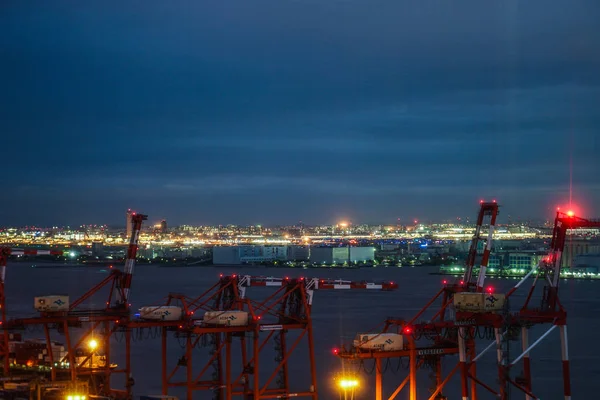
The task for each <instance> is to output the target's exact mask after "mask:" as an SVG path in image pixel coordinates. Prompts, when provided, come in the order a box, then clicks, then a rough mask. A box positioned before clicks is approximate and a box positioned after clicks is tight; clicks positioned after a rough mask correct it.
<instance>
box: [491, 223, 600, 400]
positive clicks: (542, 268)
mask: <svg viewBox="0 0 600 400" xmlns="http://www.w3.org/2000/svg"><path fill="white" fill-rule="evenodd" d="M581 228H600V220H597V219H596V220H591V219H585V218H580V217H577V216H575V215H574V213H573V212H571V211H569V212H567V213H563V212H560V211H557V213H556V218H555V219H554V229H553V232H552V241H551V243H550V252H549V254H548V256H547V257H544V258H542V260H541V261H540V265H539V268H538V269H537V271H531V272H530V273H529V274H527V275H526V276H525V277H524V278H523V279H522V280H521V281H520V282H519V283H518V284H517V285H516V286H515V287H514V288H513V289H512V290H510V291H509V292H508V293H507V294H506V298H507V299H508V298H509V297H510V296H511V295H512V294H513V293H514V292H515V291H516V290H517V288H518V287H520V286H521V285H522V284H523V283H524V282H525V281H526V280H527V279H528V278H529V277H530V276H532V275H535V278H534V280H533V284H532V286H531V288H530V289H529V292H528V294H527V298H526V300H525V303H524V304H523V306H522V307H521V309H520V310H519V311H518V312H517V313H515V314H510V315H509V319H510V320H509V321H508V325H509V326H512V327H515V328H520V331H521V344H522V354H521V355H519V356H518V357H516V358H515V359H514V360H512V361H511V360H509V359H508V353H507V352H506V346H507V344H506V342H507V339H506V338H505V336H506V335H503V334H502V333H500V332H499V330H497V331H496V343H497V346H498V348H499V351H498V367H499V381H500V394H501V398H502V400H506V399H508V385H511V386H513V387H515V388H517V389H518V390H519V391H521V392H523V393H524V394H525V398H526V399H527V400H529V399H537V398H538V397H537V396H535V395H534V394H533V392H532V384H531V380H532V375H531V362H530V352H531V350H532V349H533V348H534V347H536V346H537V345H538V344H539V343H541V342H542V341H543V340H544V339H545V338H547V337H548V335H550V333H552V331H554V330H555V329H556V328H558V330H559V332H560V351H561V356H562V370H563V391H564V398H565V400H570V399H571V373H570V366H569V346H568V338H567V312H566V310H565V309H564V307H563V305H562V304H561V302H560V300H559V296H558V287H559V283H560V273H561V266H562V254H563V251H564V248H565V243H566V239H567V236H568V233H569V230H571V229H581ZM540 281H542V282H544V286H543V289H542V295H541V302H540V304H539V306H538V307H533V306H532V298H533V296H534V293H535V290H536V286H537V285H538V284H539V283H540ZM539 324H551V327H550V328H549V329H548V330H547V331H546V332H545V333H544V334H542V335H541V336H540V337H539V338H538V339H537V340H536V341H535V342H534V343H532V344H529V329H530V328H531V327H532V326H534V325H539ZM502 341H504V342H505V343H504V346H500V343H501V342H502ZM521 360H523V376H522V377H519V378H517V379H512V378H511V377H510V371H511V370H512V369H513V368H514V367H515V366H516V365H518V363H519V362H520V361H521Z"/></svg>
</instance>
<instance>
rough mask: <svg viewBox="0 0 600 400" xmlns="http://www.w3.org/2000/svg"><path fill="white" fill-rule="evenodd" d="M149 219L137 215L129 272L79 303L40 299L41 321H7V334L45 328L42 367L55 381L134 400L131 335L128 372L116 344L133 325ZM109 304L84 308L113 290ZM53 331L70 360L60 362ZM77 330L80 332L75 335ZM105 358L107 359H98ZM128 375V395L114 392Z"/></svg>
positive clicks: (109, 279)
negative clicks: (114, 358)
mask: <svg viewBox="0 0 600 400" xmlns="http://www.w3.org/2000/svg"><path fill="white" fill-rule="evenodd" d="M146 219H147V216H146V215H143V214H138V213H132V215H131V222H132V227H133V229H132V235H131V237H130V241H129V246H128V248H127V260H126V262H125V268H124V271H123V272H121V271H119V270H117V269H114V270H111V273H110V274H109V275H108V276H107V277H106V278H105V279H103V280H102V281H101V282H99V283H98V284H97V285H95V286H94V287H92V288H91V289H90V290H88V291H87V292H86V293H84V294H83V295H82V296H81V297H79V298H78V299H76V300H75V301H73V302H70V301H69V298H68V296H42V297H36V298H35V307H36V309H37V310H38V311H39V312H40V316H39V317H32V318H16V319H11V320H9V321H7V322H6V323H5V324H3V325H5V326H6V329H11V330H17V329H23V328H25V327H27V326H32V325H37V326H42V327H43V330H44V334H45V339H46V344H45V346H46V349H45V350H46V351H45V354H47V356H46V359H45V362H44V363H43V364H44V365H41V366H39V368H40V371H41V372H44V371H46V370H47V368H48V367H49V368H50V372H49V378H50V379H51V381H53V382H54V381H65V380H70V381H71V382H76V381H80V380H82V379H83V380H87V381H89V382H90V390H91V391H92V394H102V395H110V396H113V397H119V398H131V389H132V384H133V380H132V378H131V354H130V345H131V332H130V330H128V329H125V331H124V336H125V352H124V353H125V367H124V368H120V369H119V368H117V366H116V365H114V364H112V363H111V346H110V339H111V337H112V335H113V334H114V333H115V332H116V331H118V330H119V329H121V328H122V326H123V325H122V324H123V322H125V321H127V320H129V318H130V314H129V308H130V304H129V296H130V289H131V282H132V277H133V271H134V265H135V258H136V255H137V249H138V242H139V234H140V230H141V227H142V222H143V221H144V220H146ZM107 289H108V291H109V293H108V299H107V300H106V302H105V304H104V307H103V308H101V309H90V308H89V307H83V306H84V304H85V303H86V302H88V301H90V300H91V299H92V297H93V296H94V295H96V294H98V293H99V292H100V291H101V290H107ZM51 329H57V330H58V332H59V333H61V334H64V335H65V350H66V351H65V354H64V356H60V358H59V359H55V358H54V357H55V355H56V354H61V351H60V350H57V347H56V345H55V343H54V342H53V341H52V340H51ZM73 330H75V331H73ZM100 352H102V353H103V354H102V355H98V353H100ZM113 373H122V374H124V375H125V376H126V381H127V383H126V388H125V390H115V389H112V388H111V375H112V374H113Z"/></svg>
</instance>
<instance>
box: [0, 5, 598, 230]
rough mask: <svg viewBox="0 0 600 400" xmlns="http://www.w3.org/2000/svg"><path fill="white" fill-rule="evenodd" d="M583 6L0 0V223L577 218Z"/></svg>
mask: <svg viewBox="0 0 600 400" xmlns="http://www.w3.org/2000/svg"><path fill="white" fill-rule="evenodd" d="M596 11H597V7H596V8H594V6H593V5H592V6H591V7H590V6H589V3H588V2H586V1H573V2H570V3H569V7H564V4H563V3H562V2H559V1H544V2H542V1H530V2H526V3H522V4H521V3H519V5H518V7H517V6H516V5H515V4H513V3H506V2H501V3H497V4H491V3H482V2H479V1H474V0H473V1H471V0H469V1H465V2H461V4H460V5H456V4H451V3H443V2H440V3H435V5H433V3H431V4H429V3H428V2H425V3H419V4H411V5H410V7H408V6H407V5H406V4H405V3H402V2H395V3H389V4H379V5H378V7H373V6H372V4H371V3H370V2H365V1H358V0H353V1H349V2H344V3H343V4H342V3H326V2H308V3H306V2H302V3H299V2H287V3H285V2H284V3H280V4H277V5H274V4H271V3H267V2H260V1H259V2H252V5H249V4H248V3H246V2H243V1H238V0H235V1H233V2H229V3H227V4H221V3H219V4H210V3H205V2H200V3H198V2H189V3H185V5H183V4H182V5H181V6H180V7H173V6H167V5H165V4H164V3H161V2H147V3H145V4H144V7H143V8H140V7H136V6H135V5H133V4H118V5H117V4H115V5H109V4H106V3H105V2H93V1H92V2H86V3H81V4H70V5H68V6H66V5H59V4H48V3H47V2H36V1H32V2H27V3H26V2H17V1H13V2H9V5H7V6H6V7H5V8H4V12H3V13H2V14H1V15H0V54H2V57H3V60H4V62H3V63H2V64H0V84H1V85H2V87H3V90H2V91H0V121H1V122H0V124H1V125H0V127H1V129H2V131H3V132H4V133H5V134H4V135H3V136H4V148H5V151H4V152H3V156H4V157H3V163H4V165H5V167H6V168H7V169H8V172H9V174H8V175H9V176H10V179H8V180H7V183H6V184H5V187H4V192H5V195H3V198H2V201H1V204H2V206H3V207H1V208H0V225H17V226H24V225H44V226H48V225H49V226H52V225H54V224H64V225H78V224H81V223H84V222H86V221H87V223H90V222H91V223H93V222H94V221H98V222H103V223H109V224H122V222H120V221H121V219H122V218H121V215H122V214H123V210H124V209H125V210H126V209H127V208H129V207H131V208H134V209H136V210H139V212H143V213H145V214H148V215H149V216H150V217H151V218H153V216H156V218H157V219H159V218H167V220H169V221H170V222H169V223H171V221H172V223H173V224H175V225H178V224H182V223H185V222H186V221H188V223H190V224H200V223H203V224H218V223H220V224H228V223H236V224H242V225H251V224H259V223H260V224H264V225H273V224H275V223H278V222H280V223H282V222H286V221H288V222H289V223H293V222H295V221H296V222H297V221H298V220H302V221H306V223H310V224H312V223H315V222H318V221H324V222H327V221H329V222H335V221H340V220H345V219H348V220H351V221H365V222H384V221H390V222H388V223H392V221H396V220H397V218H400V220H401V221H403V220H404V221H406V220H412V219H414V218H418V219H430V220H443V219H450V218H454V217H456V216H459V215H460V216H462V217H465V216H468V215H473V216H475V212H476V208H477V202H478V200H479V199H480V198H483V199H486V200H490V199H497V200H498V202H499V203H500V204H501V205H502V206H503V209H502V212H503V213H506V214H504V215H503V216H502V217H501V218H502V220H503V221H506V220H507V219H506V215H507V214H510V215H511V216H513V218H515V219H516V218H519V217H520V218H521V219H529V218H536V219H547V218H551V217H552V214H553V210H554V209H555V208H556V207H557V206H561V205H562V206H565V205H567V204H569V202H570V201H571V199H572V201H573V203H574V204H575V206H576V207H578V208H579V209H580V210H581V211H582V212H581V213H582V215H585V216H589V217H594V216H595V215H598V214H600V210H599V209H598V207H597V206H598V205H599V204H600V181H599V178H598V171H600V159H599V158H598V157H597V152H598V148H599V147H600V146H599V142H600V139H599V138H598V129H599V127H600V119H599V117H598V113H597V104H598V103H600V79H599V76H598V74H597V70H598V66H599V65H600V53H598V52H597V51H595V49H597V48H598V46H600V26H599V25H598V24H597V18H596V17H597V15H598V13H597V12H596ZM289 216H293V218H291V217H289Z"/></svg>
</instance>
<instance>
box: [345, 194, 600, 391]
mask: <svg viewBox="0 0 600 400" xmlns="http://www.w3.org/2000/svg"><path fill="white" fill-rule="evenodd" d="M497 207H498V206H497V205H496V204H495V203H482V204H481V209H480V213H479V218H478V224H477V228H476V233H475V236H474V238H473V241H472V243H471V248H470V251H469V256H468V258H467V265H466V270H465V274H464V276H463V277H462V280H460V281H459V282H456V283H454V284H452V285H450V284H447V282H446V281H444V285H445V286H444V287H443V288H442V289H441V290H440V291H439V292H438V293H437V294H436V296H435V297H434V298H433V299H432V300H430V301H429V302H428V303H427V305H426V306H425V307H424V308H423V309H422V310H421V311H420V312H419V313H417V315H416V316H415V317H413V318H412V319H411V320H410V321H408V322H406V321H403V320H388V321H386V325H385V327H384V329H383V333H376V334H369V335H366V334H365V335H362V337H361V335H360V334H359V335H358V337H357V340H355V343H354V349H352V350H349V351H347V350H343V351H341V352H339V353H338V356H340V357H341V358H342V359H350V360H356V359H360V360H365V359H375V362H376V364H375V366H376V368H375V369H376V393H375V397H374V398H375V400H381V399H382V398H383V395H382V385H381V375H382V373H381V371H382V366H381V361H380V360H381V359H384V358H391V357H408V358H409V376H408V377H407V378H406V379H405V380H404V381H403V382H402V383H401V384H400V385H399V386H398V388H397V389H396V391H395V392H394V393H393V394H392V395H391V396H390V397H389V398H388V399H390V400H392V399H395V398H396V396H397V395H398V394H399V393H400V392H401V391H402V389H403V388H404V387H405V386H406V385H407V384H409V389H410V390H409V398H410V400H416V399H417V388H416V372H417V369H418V367H419V366H421V365H424V364H425V365H429V366H431V367H432V368H434V369H435V371H436V372H435V380H436V383H435V385H434V387H433V390H432V392H431V395H430V396H429V397H428V398H429V399H430V400H437V399H446V397H444V396H443V395H442V394H441V393H442V389H443V388H444V386H445V385H446V384H447V383H448V382H449V380H450V378H451V377H452V376H453V375H454V374H455V373H457V372H460V382H461V398H462V399H463V400H468V399H469V398H471V399H472V400H477V396H478V392H477V388H479V387H481V388H483V389H485V390H487V391H488V392H490V393H492V394H493V395H494V396H495V397H496V398H499V399H501V400H508V399H509V397H510V391H509V386H512V387H515V388H516V389H518V390H519V391H520V392H522V393H523V394H524V396H525V398H526V399H527V400H530V399H538V397H537V396H535V395H534V394H533V392H532V384H531V380H532V374H531V363H530V352H531V351H532V349H534V348H535V347H536V346H537V345H538V344H539V343H541V342H542V341H543V340H544V339H545V338H546V337H548V335H549V334H550V333H551V332H552V331H553V330H555V329H556V328H558V329H559V331H560V342H561V354H562V367H563V386H564V398H565V400H570V399H571V384H570V369H569V350H568V341H567V326H566V317H567V313H566V311H565V309H564V307H563V306H562V304H561V302H560V300H559V297H558V286H559V281H560V272H561V264H562V260H561V255H562V253H563V250H564V246H565V242H566V237H567V234H568V231H569V230H570V229H579V228H600V221H599V220H589V219H583V218H579V217H576V216H575V215H573V213H571V212H569V213H561V212H557V214H556V219H555V223H554V231H553V237H552V242H551V245H550V254H549V255H548V256H547V257H544V258H542V260H541V261H540V264H539V266H538V268H534V269H532V270H531V271H530V272H529V273H528V274H527V275H526V276H525V277H523V279H521V280H520V281H519V282H518V283H517V284H516V285H515V286H514V287H513V288H512V289H511V290H509V291H508V292H507V293H506V295H504V294H498V293H494V291H493V289H491V288H484V283H485V269H486V266H487V262H488V259H489V253H490V251H491V248H492V247H491V239H492V235H493V231H494V225H495V221H496V216H497V213H498V208H497ZM485 217H489V219H490V222H489V232H488V238H487V240H486V243H485V247H484V250H483V254H482V256H481V263H480V264H481V265H480V272H479V276H478V278H477V281H475V282H474V281H473V279H472V278H473V274H474V267H475V259H476V254H477V249H478V242H479V240H480V238H479V235H480V232H481V230H482V223H483V221H484V218H485ZM531 276H535V279H534V281H533V285H532V287H531V289H530V290H529V293H528V294H527V297H526V300H525V303H524V305H523V306H522V307H521V309H520V310H519V311H517V312H511V311H510V309H509V308H508V305H509V304H508V300H509V299H510V298H511V296H512V295H513V294H514V293H515V291H516V290H517V289H518V288H519V287H521V286H522V285H523V283H524V282H526V281H527V280H528V279H529V278H530V277H531ZM540 281H543V282H544V287H543V290H542V293H541V303H540V305H539V307H532V306H531V304H532V298H533V295H534V293H535V289H536V285H537V284H538V283H539V282H540ZM439 297H441V298H442V302H441V307H440V309H439V310H438V311H437V312H436V313H435V314H434V315H433V317H432V318H431V319H430V320H429V321H426V322H421V323H419V322H417V319H418V318H420V317H421V316H422V315H424V313H425V311H426V310H427V309H428V308H430V307H431V306H432V305H433V304H434V302H435V301H436V300H437V299H438V298H439ZM452 314H454V315H452ZM539 324H551V325H552V326H551V328H550V329H548V330H547V331H546V332H545V333H544V334H542V335H541V336H540V337H539V338H538V339H537V340H536V341H535V342H534V343H533V344H529V330H530V329H531V328H532V327H533V326H535V325H539ZM394 325H395V326H398V327H399V328H398V334H397V335H402V338H404V339H406V343H405V344H404V345H403V346H402V347H401V348H399V349H394V350H395V351H391V350H390V349H386V348H385V347H383V348H375V347H374V346H372V345H370V343H376V342H377V341H378V340H380V339H379V338H381V337H382V336H383V335H385V334H386V333H387V332H388V330H389V329H390V327H391V326H394ZM519 333H520V338H521V347H522V353H521V354H520V355H519V356H518V357H516V358H514V359H513V360H510V359H509V352H508V346H509V340H514V339H518V336H519ZM477 337H479V338H480V339H481V338H494V339H495V340H494V341H492V342H491V343H489V344H488V345H487V346H486V347H485V348H483V350H481V351H480V352H479V353H478V354H477V353H476V347H475V340H476V338H477ZM424 341H426V342H427V344H426V345H425V346H423V344H422V343H423V342H424ZM399 342H401V343H402V340H399ZM492 348H496V350H497V351H496V354H497V356H496V357H497V365H498V376H499V379H498V385H497V389H495V388H494V386H496V385H493V384H492V385H488V384H486V383H484V382H482V381H481V380H480V379H479V378H478V377H477V374H476V364H477V361H478V360H480V359H481V357H482V356H483V355H484V354H485V353H486V352H488V351H489V350H490V349H492ZM457 353H458V355H459V362H458V364H457V365H455V366H454V367H453V368H452V370H451V371H450V373H449V374H448V376H447V377H446V378H445V379H443V380H442V379H441V356H447V355H451V354H457ZM521 360H522V361H523V375H522V376H520V377H517V378H515V379H513V378H511V376H510V372H511V371H512V369H513V368H514V367H515V366H517V365H518V364H519V363H520V361H521ZM469 387H470V389H471V390H470V393H469Z"/></svg>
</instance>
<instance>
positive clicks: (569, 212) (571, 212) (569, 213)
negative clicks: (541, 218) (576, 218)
mask: <svg viewBox="0 0 600 400" xmlns="http://www.w3.org/2000/svg"><path fill="white" fill-rule="evenodd" d="M567 215H568V216H569V217H572V216H573V215H575V213H574V212H573V211H571V210H569V211H567Z"/></svg>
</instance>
